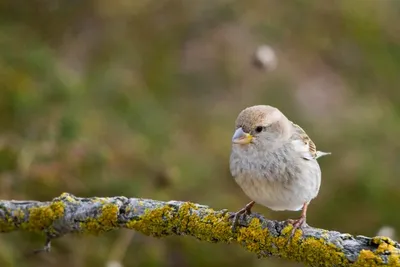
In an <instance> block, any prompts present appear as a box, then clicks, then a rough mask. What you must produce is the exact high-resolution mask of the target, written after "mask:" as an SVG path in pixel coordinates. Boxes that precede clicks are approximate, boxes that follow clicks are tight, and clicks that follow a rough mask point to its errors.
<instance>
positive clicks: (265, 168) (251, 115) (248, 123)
mask: <svg viewBox="0 0 400 267" xmlns="http://www.w3.org/2000/svg"><path fill="white" fill-rule="evenodd" d="M330 154H331V153H330V152H322V151H318V150H317V148H316V145H315V143H314V142H313V141H312V140H311V138H310V137H309V136H308V135H307V134H306V132H305V131H304V130H303V129H302V128H301V127H300V126H298V125H297V124H295V123H293V122H292V121H290V120H289V119H288V118H287V117H286V116H285V115H284V114H283V113H282V112H281V111H280V110H279V109H278V108H275V107H272V106H269V105H255V106H251V107H247V108H245V109H244V110H242V111H241V112H240V113H239V115H238V117H237V118H236V121H235V131H234V134H233V137H232V149H231V155H230V160H229V163H230V164H229V166H230V172H231V174H232V176H233V178H234V180H235V181H236V183H237V184H238V185H239V186H240V187H241V189H242V190H243V191H244V193H245V194H246V195H247V196H248V197H249V198H250V199H251V200H252V201H251V202H249V203H248V204H247V205H245V207H244V208H242V209H241V210H239V211H237V212H235V213H234V214H233V216H231V217H233V225H232V228H233V229H235V227H236V226H237V223H238V219H239V217H240V216H243V215H244V216H246V215H250V214H251V209H252V207H253V206H254V205H255V204H256V203H257V204H260V205H263V206H265V207H268V208H269V209H271V210H274V211H283V210H289V211H300V210H301V211H302V212H301V216H300V218H298V219H295V220H293V219H288V220H287V222H288V223H291V224H292V225H293V229H292V233H291V236H293V234H294V233H295V231H296V229H298V228H300V229H302V228H303V227H305V226H308V225H307V223H306V216H307V208H308V205H309V204H310V201H311V200H313V199H314V198H315V197H316V196H317V195H318V192H319V189H320V185H321V169H320V166H319V164H318V162H317V159H318V158H320V157H323V156H326V155H330Z"/></svg>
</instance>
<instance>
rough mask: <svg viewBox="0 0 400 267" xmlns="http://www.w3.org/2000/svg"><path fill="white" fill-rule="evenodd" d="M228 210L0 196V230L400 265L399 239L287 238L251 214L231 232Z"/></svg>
mask: <svg viewBox="0 0 400 267" xmlns="http://www.w3.org/2000/svg"><path fill="white" fill-rule="evenodd" d="M229 214H230V213H228V212H226V211H224V210H223V211H215V210H213V209H211V208H209V207H207V206H203V205H198V204H193V203H189V202H180V201H169V202H162V201H157V200H150V199H140V198H126V197H111V198H97V197H94V198H78V197H75V196H72V195H70V194H67V193H64V194H62V195H61V196H60V197H57V198H55V199H53V200H52V201H50V202H39V201H14V200H13V201H7V200H2V201H1V200H0V231H1V232H2V233H5V232H11V231H16V230H25V231H39V232H44V233H46V235H47V237H48V239H49V240H50V239H53V238H57V237H60V236H63V235H65V234H69V233H82V232H83V233H85V232H86V233H93V234H100V233H102V232H106V231H110V230H114V229H119V228H127V229H134V230H136V231H139V232H141V233H143V234H146V235H150V236H154V237H163V236H168V235H189V236H193V237H195V238H197V239H199V240H203V241H208V242H224V243H232V242H236V243H238V244H240V245H241V246H243V247H244V248H245V249H247V250H249V251H251V252H254V253H256V254H257V255H258V256H259V257H269V256H278V257H281V258H285V259H289V260H294V261H298V262H303V263H305V264H307V265H310V266H400V244H399V243H397V242H395V241H392V240H390V239H389V238H387V237H374V238H369V237H364V236H352V235H349V234H342V233H339V232H335V231H327V230H322V229H317V228H312V227H307V228H304V229H303V230H297V232H296V233H295V235H294V237H293V239H292V240H291V241H290V242H288V238H289V236H290V233H291V230H292V225H287V224H286V223H285V222H278V221H271V220H267V219H265V218H264V217H262V216H260V215H258V214H253V215H251V216H248V217H246V218H245V219H241V220H240V221H239V223H240V227H238V228H237V229H236V231H235V232H232V229H231V225H232V222H231V221H230V220H229V219H228V217H229Z"/></svg>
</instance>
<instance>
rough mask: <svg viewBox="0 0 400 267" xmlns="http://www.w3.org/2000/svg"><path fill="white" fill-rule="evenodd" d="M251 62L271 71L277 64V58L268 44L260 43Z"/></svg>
mask: <svg viewBox="0 0 400 267" xmlns="http://www.w3.org/2000/svg"><path fill="white" fill-rule="evenodd" d="M253 63H254V65H255V66H256V67H258V68H260V69H265V70H268V71H272V70H274V69H276V67H277V65H278V58H277V56H276V53H275V51H274V50H273V49H272V48H271V47H270V46H268V45H261V46H259V47H258V48H257V50H256V51H255V53H254V58H253Z"/></svg>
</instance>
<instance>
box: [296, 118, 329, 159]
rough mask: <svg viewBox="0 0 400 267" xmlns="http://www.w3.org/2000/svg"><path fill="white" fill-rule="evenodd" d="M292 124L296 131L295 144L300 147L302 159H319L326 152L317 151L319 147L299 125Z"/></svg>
mask: <svg viewBox="0 0 400 267" xmlns="http://www.w3.org/2000/svg"><path fill="white" fill-rule="evenodd" d="M291 123H292V126H293V129H294V135H293V137H292V138H293V142H294V143H295V144H297V145H299V147H300V149H299V150H300V151H301V153H302V157H303V158H304V159H307V160H311V159H317V158H318V157H321V156H322V154H321V153H324V152H320V151H317V147H316V146H315V144H314V142H313V141H312V140H311V138H310V137H309V136H308V135H307V134H306V132H305V131H304V130H303V129H302V128H301V127H300V126H299V125H297V124H295V123H293V122H291Z"/></svg>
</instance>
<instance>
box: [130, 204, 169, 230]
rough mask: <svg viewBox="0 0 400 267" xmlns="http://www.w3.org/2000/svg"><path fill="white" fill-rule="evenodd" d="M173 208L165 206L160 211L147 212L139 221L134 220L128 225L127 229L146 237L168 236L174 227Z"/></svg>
mask: <svg viewBox="0 0 400 267" xmlns="http://www.w3.org/2000/svg"><path fill="white" fill-rule="evenodd" d="M171 214H172V208H171V207H169V206H165V207H162V208H158V209H153V210H151V211H150V210H146V211H145V213H144V214H143V215H142V216H141V218H140V219H139V220H133V221H130V222H128V223H127V225H126V226H127V228H129V229H135V230H137V231H140V232H142V233H143V234H145V235H152V236H155V237H161V236H164V235H167V231H171V229H172V227H168V226H169V225H168V224H172V222H171V218H172V215H171Z"/></svg>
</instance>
